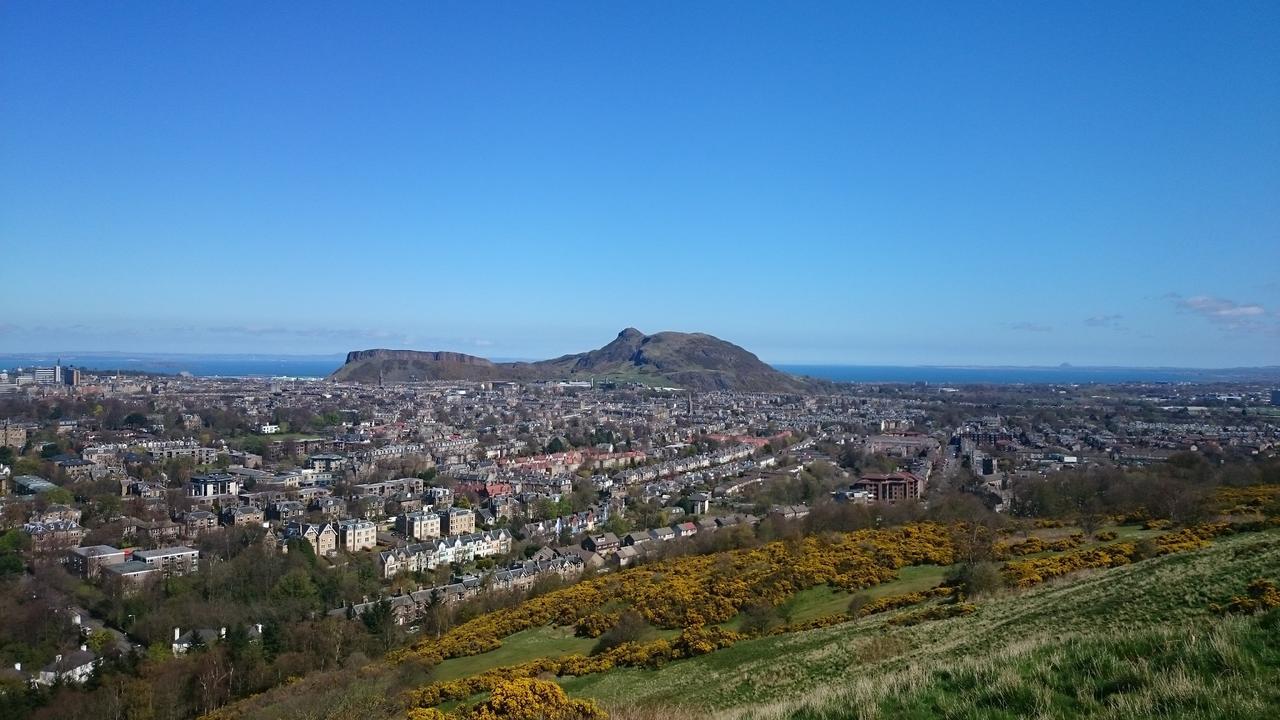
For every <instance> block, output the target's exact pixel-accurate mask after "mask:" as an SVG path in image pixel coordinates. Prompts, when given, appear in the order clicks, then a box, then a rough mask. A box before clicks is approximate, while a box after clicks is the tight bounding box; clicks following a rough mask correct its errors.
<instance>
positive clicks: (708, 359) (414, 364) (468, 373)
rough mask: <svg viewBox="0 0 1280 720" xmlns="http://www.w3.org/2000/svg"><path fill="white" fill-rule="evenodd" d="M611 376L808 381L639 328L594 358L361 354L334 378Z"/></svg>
mask: <svg viewBox="0 0 1280 720" xmlns="http://www.w3.org/2000/svg"><path fill="white" fill-rule="evenodd" d="M605 377H613V378H620V379H631V380H638V381H641V382H647V383H649V384H665V385H671V386H675V387H681V388H688V389H691V390H743V391H752V392H802V391H804V390H806V389H809V387H810V386H811V384H810V381H807V380H803V379H801V378H797V377H794V376H792V375H787V374H786V373H783V372H780V371H778V370H775V369H774V368H772V367H770V366H769V365H767V364H765V363H763V362H761V361H760V359H759V358H757V357H756V356H755V355H753V354H751V353H750V352H747V351H746V350H744V349H742V348H740V347H738V346H737V345H734V344H733V343H729V342H725V341H724V340H721V339H719V338H716V337H712V336H711V335H706V334H703V333H679V332H660V333H655V334H653V335H645V334H644V333H642V332H640V331H639V330H636V329H635V328H627V329H626V330H623V331H622V332H620V333H618V336H617V337H616V338H614V339H613V341H612V342H610V343H609V344H608V345H605V346H604V347H602V348H600V349H598V350H592V351H590V352H585V353H578V354H575V355H565V356H563V357H558V358H555V359H552V360H542V361H539V362H531V363H525V362H519V363H495V362H491V361H489V360H486V359H484V358H480V357H475V356H473V355H464V354H462V353H454V352H421V351H417V350H358V351H354V352H351V353H349V354H348V355H347V362H346V364H344V365H343V366H342V367H341V368H339V369H338V370H337V371H336V372H334V373H333V374H332V375H330V376H329V379H331V380H335V381H339V382H364V383H376V382H379V380H381V381H383V382H418V381H426V380H556V379H587V378H605Z"/></svg>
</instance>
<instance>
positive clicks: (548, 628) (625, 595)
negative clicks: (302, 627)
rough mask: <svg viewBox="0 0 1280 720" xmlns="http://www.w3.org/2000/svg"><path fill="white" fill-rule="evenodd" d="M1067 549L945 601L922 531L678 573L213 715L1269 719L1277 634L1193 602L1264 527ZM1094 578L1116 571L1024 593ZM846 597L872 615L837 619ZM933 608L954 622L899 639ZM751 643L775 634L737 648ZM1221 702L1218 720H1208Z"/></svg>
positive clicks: (730, 558) (559, 596)
mask: <svg viewBox="0 0 1280 720" xmlns="http://www.w3.org/2000/svg"><path fill="white" fill-rule="evenodd" d="M1257 525H1258V524H1257V523H1255V526H1257ZM1204 527H1207V528H1211V527H1216V528H1218V529H1217V530H1214V532H1213V533H1212V534H1221V532H1230V529H1229V528H1228V527H1227V526H1226V525H1225V524H1219V525H1216V526H1204ZM1074 532H1075V531H1074V529H1073V528H1070V527H1052V528H1046V529H1044V530H1036V531H1035V536H1034V537H1033V538H1032V539H1031V540H1027V541H1023V540H1020V539H1018V538H1011V539H1010V540H1009V542H1010V543H1013V544H1011V545H1002V546H1001V547H1005V548H1006V550H1004V551H1002V552H1006V553H1009V554H1010V555H1011V556H1012V557H1016V558H1019V559H1017V560H1016V561H1011V562H1010V563H1008V564H1007V565H1005V571H1004V572H1005V576H1006V577H1007V578H1010V579H1024V578H1032V579H1033V586H1032V587H1030V588H1024V589H1020V590H1013V589H1007V590H1001V591H997V593H996V594H994V595H987V596H980V597H979V598H977V600H976V604H961V605H955V604H949V603H950V599H949V598H946V597H945V596H943V595H939V594H938V593H934V592H932V591H930V592H926V593H921V592H920V591H924V590H928V589H929V588H932V587H934V586H935V585H937V584H938V582H939V581H941V580H942V578H943V577H944V576H945V575H946V574H947V573H948V572H949V570H950V569H951V568H949V567H948V566H947V565H946V563H948V562H951V561H952V560H950V559H949V558H950V557H951V552H952V550H951V548H950V541H948V540H947V538H948V537H949V536H948V532H947V530H946V529H945V528H944V527H942V526H939V525H936V524H927V523H926V524H918V525H913V526H907V527H904V528H900V529H892V530H875V531H859V532H856V533H850V534H833V535H826V536H824V537H823V538H821V539H816V538H804V539H798V540H792V541H786V542H777V543H772V544H768V545H764V546H760V547H757V548H752V549H745V550H735V551H729V552H724V553H719V554H715V555H708V556H688V557H682V558H676V559H672V560H667V561H663V562H661V563H656V564H653V565H648V566H644V567H641V568H636V569H633V570H628V571H624V572H620V573H610V574H608V575H605V576H601V577H597V578H594V579H591V580H587V581H584V582H582V583H579V584H576V585H574V586H571V587H569V588H566V589H563V590H559V591H556V592H553V593H550V594H547V595H544V596H540V597H538V598H535V599H533V600H528V601H525V602H524V603H521V604H520V605H518V606H515V607H512V608H508V609H503V610H497V611H494V612H492V613H488V614H486V615H482V616H480V617H477V618H475V619H474V620H472V621H470V622H468V623H465V624H463V625H460V626H458V627H456V628H454V629H453V630H451V631H449V632H448V633H447V634H446V635H444V636H443V637H441V638H434V637H430V638H428V637H424V638H421V639H419V640H418V641H417V642H416V643H415V644H414V645H412V646H410V647H409V648H405V649H402V650H400V651H397V652H395V653H393V654H392V656H390V657H389V658H388V659H387V660H386V661H377V662H373V663H371V664H368V665H365V666H364V667H359V668H358V669H357V668H354V667H349V668H345V669H341V670H335V671H332V672H327V673H322V674H315V675H312V676H308V677H307V678H304V679H302V680H301V681H300V682H298V683H296V684H294V685H290V686H288V687H285V688H279V689H277V690H275V691H272V692H270V693H265V694H264V695H262V696H257V697H253V698H249V699H246V700H244V701H242V702H240V703H237V704H236V705H234V706H230V707H228V708H225V709H223V710H221V711H219V712H218V713H216V717H218V718H235V719H237V720H239V719H241V718H281V719H283V718H296V717H304V718H317V719H319V718H324V719H327V720H339V719H341V720H348V719H352V720H353V719H354V718H388V719H389V718H397V717H400V718H402V717H404V713H405V711H406V708H407V707H412V706H417V707H432V706H435V707H440V708H442V709H445V710H458V709H460V708H462V707H464V706H466V705H469V704H471V703H475V702H477V701H478V700H481V699H483V698H484V697H486V696H487V693H488V692H489V690H490V688H493V687H495V686H497V685H501V684H502V683H504V682H506V681H508V680H510V679H511V678H515V677H555V676H556V675H560V676H561V677H559V679H558V680H559V682H560V683H561V684H562V685H563V687H564V688H565V689H566V690H568V691H569V693H570V695H572V696H574V697H579V698H586V699H593V700H598V701H599V702H600V703H601V704H602V705H604V706H605V707H607V708H608V709H609V710H610V711H611V712H612V713H613V716H614V718H615V720H641V719H648V718H657V717H724V718H860V717H885V718H889V717H974V718H978V717H1024V716H1036V715H1039V716H1043V717H1064V716H1069V717H1076V716H1083V717H1089V716H1093V717H1142V716H1151V715H1165V716H1171V715H1176V716H1185V717H1204V718H1212V717H1264V716H1269V715H1271V714H1272V713H1271V711H1272V710H1274V709H1275V708H1276V706H1277V705H1278V704H1280V697H1277V695H1276V692H1277V691H1276V690H1274V688H1276V687H1278V686H1280V683H1277V682H1275V681H1276V680H1280V677H1277V670H1278V668H1280V647H1278V646H1277V644H1278V642H1280V641H1277V640H1276V639H1275V637H1276V636H1277V635H1278V633H1277V632H1276V627H1275V623H1276V619H1275V616H1274V615H1272V616H1260V617H1253V618H1223V617H1220V616H1218V615H1216V614H1214V612H1213V611H1212V609H1211V606H1212V605H1213V604H1214V603H1218V604H1223V603H1225V602H1227V601H1228V600H1229V599H1231V598H1232V597H1234V596H1238V595H1242V594H1244V592H1245V588H1246V586H1247V585H1248V584H1249V582H1250V581H1252V580H1254V579H1256V578H1269V579H1272V580H1277V579H1280V529H1273V530H1269V531H1263V532H1258V531H1254V532H1245V533H1241V534H1238V535H1230V534H1228V535H1225V536H1221V537H1218V538H1217V539H1216V540H1214V541H1213V544H1212V545H1210V546H1209V547H1201V546H1202V545H1204V544H1205V543H1204V542H1203V541H1200V540H1197V539H1196V537H1195V536H1194V533H1192V532H1191V530H1189V529H1188V530H1179V531H1170V532H1165V533H1162V534H1159V535H1157V532H1158V531H1151V530H1142V529H1140V528H1137V527H1131V526H1120V527H1115V529H1114V530H1113V531H1110V533H1109V534H1111V533H1114V534H1116V535H1119V536H1120V538H1121V539H1122V540H1134V539H1142V538H1147V539H1149V540H1151V542H1152V543H1153V547H1155V548H1163V549H1164V550H1165V551H1167V552H1169V553H1171V554H1167V555H1161V556H1159V557H1155V558H1153V559H1150V560H1145V561H1141V562H1136V563H1133V564H1128V563H1129V562H1130V561H1131V560H1132V559H1133V557H1132V556H1131V555H1125V554H1123V553H1122V552H1121V550H1122V548H1128V550H1127V551H1124V552H1128V553H1131V552H1132V551H1133V549H1134V545H1133V544H1132V543H1128V544H1125V543H1124V542H1117V541H1115V540H1113V541H1111V542H1109V543H1108V542H1103V541H1085V540H1084V538H1083V536H1080V535H1073V534H1072V533H1074ZM1189 533H1190V534H1189ZM1212 534H1211V535H1212ZM1205 537H1209V535H1206V536H1205ZM1037 538H1039V539H1037ZM1041 540H1043V542H1041ZM1032 541H1035V542H1032ZM1064 541H1069V542H1065V545H1062V546H1061V548H1060V549H1058V550H1043V551H1041V550H1039V548H1041V547H1049V544H1054V545H1061V544H1062V542H1064ZM1015 545H1016V546H1020V547H1022V550H1020V551H1018V550H1017V547H1015ZM1027 545H1030V547H1027ZM1197 548H1198V549H1197ZM1015 551H1016V552H1015ZM1099 557H1101V560H1102V561H1101V562H1100V563H1095V564H1092V565H1086V564H1081V563H1080V562H1078V561H1079V560H1081V559H1089V560H1090V561H1096V560H1098V559H1099ZM1111 565H1120V567H1115V568H1113V569H1109V570H1083V571H1076V572H1073V573H1071V574H1068V575H1066V576H1065V577H1061V578H1059V579H1057V580H1050V581H1049V582H1047V583H1046V582H1042V581H1041V580H1040V575H1041V574H1043V575H1044V577H1051V576H1052V575H1055V574H1060V573H1059V570H1061V569H1062V568H1067V569H1071V568H1080V567H1109V566H1111ZM1014 566H1018V569H1015V567H1014ZM894 567H896V568H897V569H896V570H893V569H890V568H894ZM1055 568H1056V569H1055ZM854 594H857V595H859V596H862V597H861V598H860V600H859V602H860V603H872V604H873V605H874V604H876V603H879V604H880V606H879V607H878V608H877V610H878V611H877V612H874V613H873V614H872V613H860V614H861V615H863V617H861V619H858V620H854V621H848V617H849V616H848V615H846V614H845V613H846V612H847V611H848V608H849V604H850V600H851V599H852V597H853V595H854ZM757 599H763V600H765V601H766V602H767V603H768V604H769V605H775V606H776V608H777V616H776V617H774V619H773V620H772V623H773V624H772V625H770V626H769V629H767V630H761V629H760V627H759V626H758V625H757V626H756V629H755V630H752V629H750V627H749V626H748V620H749V619H750V620H752V621H759V620H760V615H759V614H758V612H757V610H758V608H759V605H753V604H752V603H755V602H757ZM903 600H905V601H907V602H908V603H910V605H907V604H906V603H902V602H900V601H903ZM860 607H862V609H863V610H867V609H869V606H865V605H860ZM891 607H902V608H903V609H901V610H891V609H888V608H891ZM624 608H631V609H632V610H634V611H638V612H639V614H640V615H642V616H643V618H644V622H646V623H647V624H646V625H645V627H646V629H645V630H644V631H643V634H642V636H641V637H640V638H639V639H638V640H637V641H635V642H632V643H627V644H625V645H623V646H619V647H617V648H614V649H613V650H610V651H608V652H605V653H601V654H598V655H591V656H587V653H588V652H590V650H591V648H592V647H594V646H595V644H596V640H595V639H594V638H593V637H581V636H580V635H579V634H576V633H575V626H576V629H577V630H581V629H582V628H583V627H586V626H593V623H595V622H597V621H602V622H606V623H608V622H613V621H614V620H611V619H610V618H609V614H611V613H618V612H619V611H621V610H623V609H624ZM886 610H887V612H886ZM930 610H945V611H947V612H951V613H955V612H956V611H960V612H971V614H968V615H963V616H960V617H952V618H950V619H944V620H927V621H924V622H921V623H919V624H914V625H903V624H901V623H900V621H901V620H902V619H903V618H904V617H907V616H914V615H915V614H918V613H921V612H925V611H930ZM1277 612H1280V611H1277ZM753 613H755V614H753ZM702 620H705V622H706V625H705V627H704V626H702V625H701V621H702ZM780 621H781V622H782V623H783V625H781V626H780V625H778V624H777V623H778V622H780ZM835 622H841V624H839V625H835V624H831V625H829V626H828V627H826V628H823V629H819V630H809V631H801V630H798V626H800V625H802V624H808V626H809V627H814V626H817V625H822V624H825V623H835ZM760 632H770V633H773V634H766V635H764V636H757V637H755V638H754V639H752V638H751V637H750V636H751V635H752V633H760ZM717 648H719V649H717ZM1223 703H1225V704H1226V705H1225V707H1229V708H1231V709H1232V712H1234V713H1236V714H1234V715H1222V714H1215V713H1216V712H1217V711H1216V710H1214V708H1216V707H1219V706H1220V705H1221V704H1223ZM428 717H434V716H430V715H428Z"/></svg>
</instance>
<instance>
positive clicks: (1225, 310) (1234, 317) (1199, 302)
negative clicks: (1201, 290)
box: [1165, 293, 1280, 331]
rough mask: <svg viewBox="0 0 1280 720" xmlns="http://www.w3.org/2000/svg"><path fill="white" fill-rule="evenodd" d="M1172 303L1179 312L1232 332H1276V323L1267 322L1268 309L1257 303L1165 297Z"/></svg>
mask: <svg viewBox="0 0 1280 720" xmlns="http://www.w3.org/2000/svg"><path fill="white" fill-rule="evenodd" d="M1165 297H1166V298H1167V299H1168V300H1170V301H1172V302H1173V304H1174V306H1175V307H1176V308H1177V309H1178V311H1179V312H1183V313H1190V314H1193V315H1199V316H1200V317H1203V318H1204V319H1206V320H1208V321H1209V322H1211V323H1215V324H1217V325H1221V326H1223V327H1226V328H1229V329H1232V330H1264V329H1268V328H1269V329H1271V330H1273V331H1274V330H1276V329H1277V328H1278V327H1280V326H1277V325H1276V324H1275V323H1269V322H1267V321H1268V320H1269V319H1271V318H1272V315H1271V313H1269V312H1267V309H1266V308H1264V307H1263V306H1261V305H1258V304H1256V303H1238V302H1236V301H1234V300H1228V299H1226V298H1220V297H1215V296H1212V295H1193V296H1191V297H1183V296H1181V295H1179V294H1178V293H1169V294H1168V295H1166V296H1165Z"/></svg>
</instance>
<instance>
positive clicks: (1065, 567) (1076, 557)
mask: <svg viewBox="0 0 1280 720" xmlns="http://www.w3.org/2000/svg"><path fill="white" fill-rule="evenodd" d="M1134 554H1135V548H1134V546H1133V544H1132V543H1117V544H1115V545H1107V546H1105V547H1100V548H1095V549H1092V550H1082V551H1080V552H1074V553H1065V554H1063V555H1056V556H1054V557H1045V558H1032V559H1029V560H1018V561H1014V562H1008V563H1005V566H1004V576H1005V580H1006V582H1008V583H1009V584H1010V585H1013V586H1015V587H1020V588H1027V587H1031V586H1032V585H1036V584H1038V583H1042V582H1044V581H1045V580H1049V579H1050V578H1055V577H1061V576H1063V575H1067V574H1070V573H1073V572H1076V571H1078V570H1085V569H1088V568H1109V567H1117V566H1120V565H1127V564H1128V563H1129V562H1131V561H1132V559H1133V556H1134Z"/></svg>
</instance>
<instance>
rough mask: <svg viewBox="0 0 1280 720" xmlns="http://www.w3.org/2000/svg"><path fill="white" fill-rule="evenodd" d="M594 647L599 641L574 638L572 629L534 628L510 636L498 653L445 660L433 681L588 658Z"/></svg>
mask: <svg viewBox="0 0 1280 720" xmlns="http://www.w3.org/2000/svg"><path fill="white" fill-rule="evenodd" d="M595 644H596V640H594V639H592V638H582V637H577V636H575V635H574V634H573V628H572V627H540V628H533V629H531V630H525V631H523V632H518V633H516V634H514V635H510V636H508V637H507V638H506V639H504V640H503V641H502V647H500V648H498V649H497V650H491V651H489V652H487V653H483V654H481V655H470V656H467V657H459V658H451V659H449V660H445V661H444V662H442V663H440V664H439V665H437V666H436V668H435V670H434V671H433V672H432V674H431V677H432V679H433V680H454V679H457V678H462V677H468V676H470V675H477V674H479V673H482V672H484V671H485V670H490V669H493V668H496V667H501V666H503V665H517V664H519V663H522V662H527V661H529V660H533V659H535V658H540V657H560V656H562V655H572V654H574V653H579V654H582V655H586V654H587V653H589V652H591V648H592V647H594V646H595Z"/></svg>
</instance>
